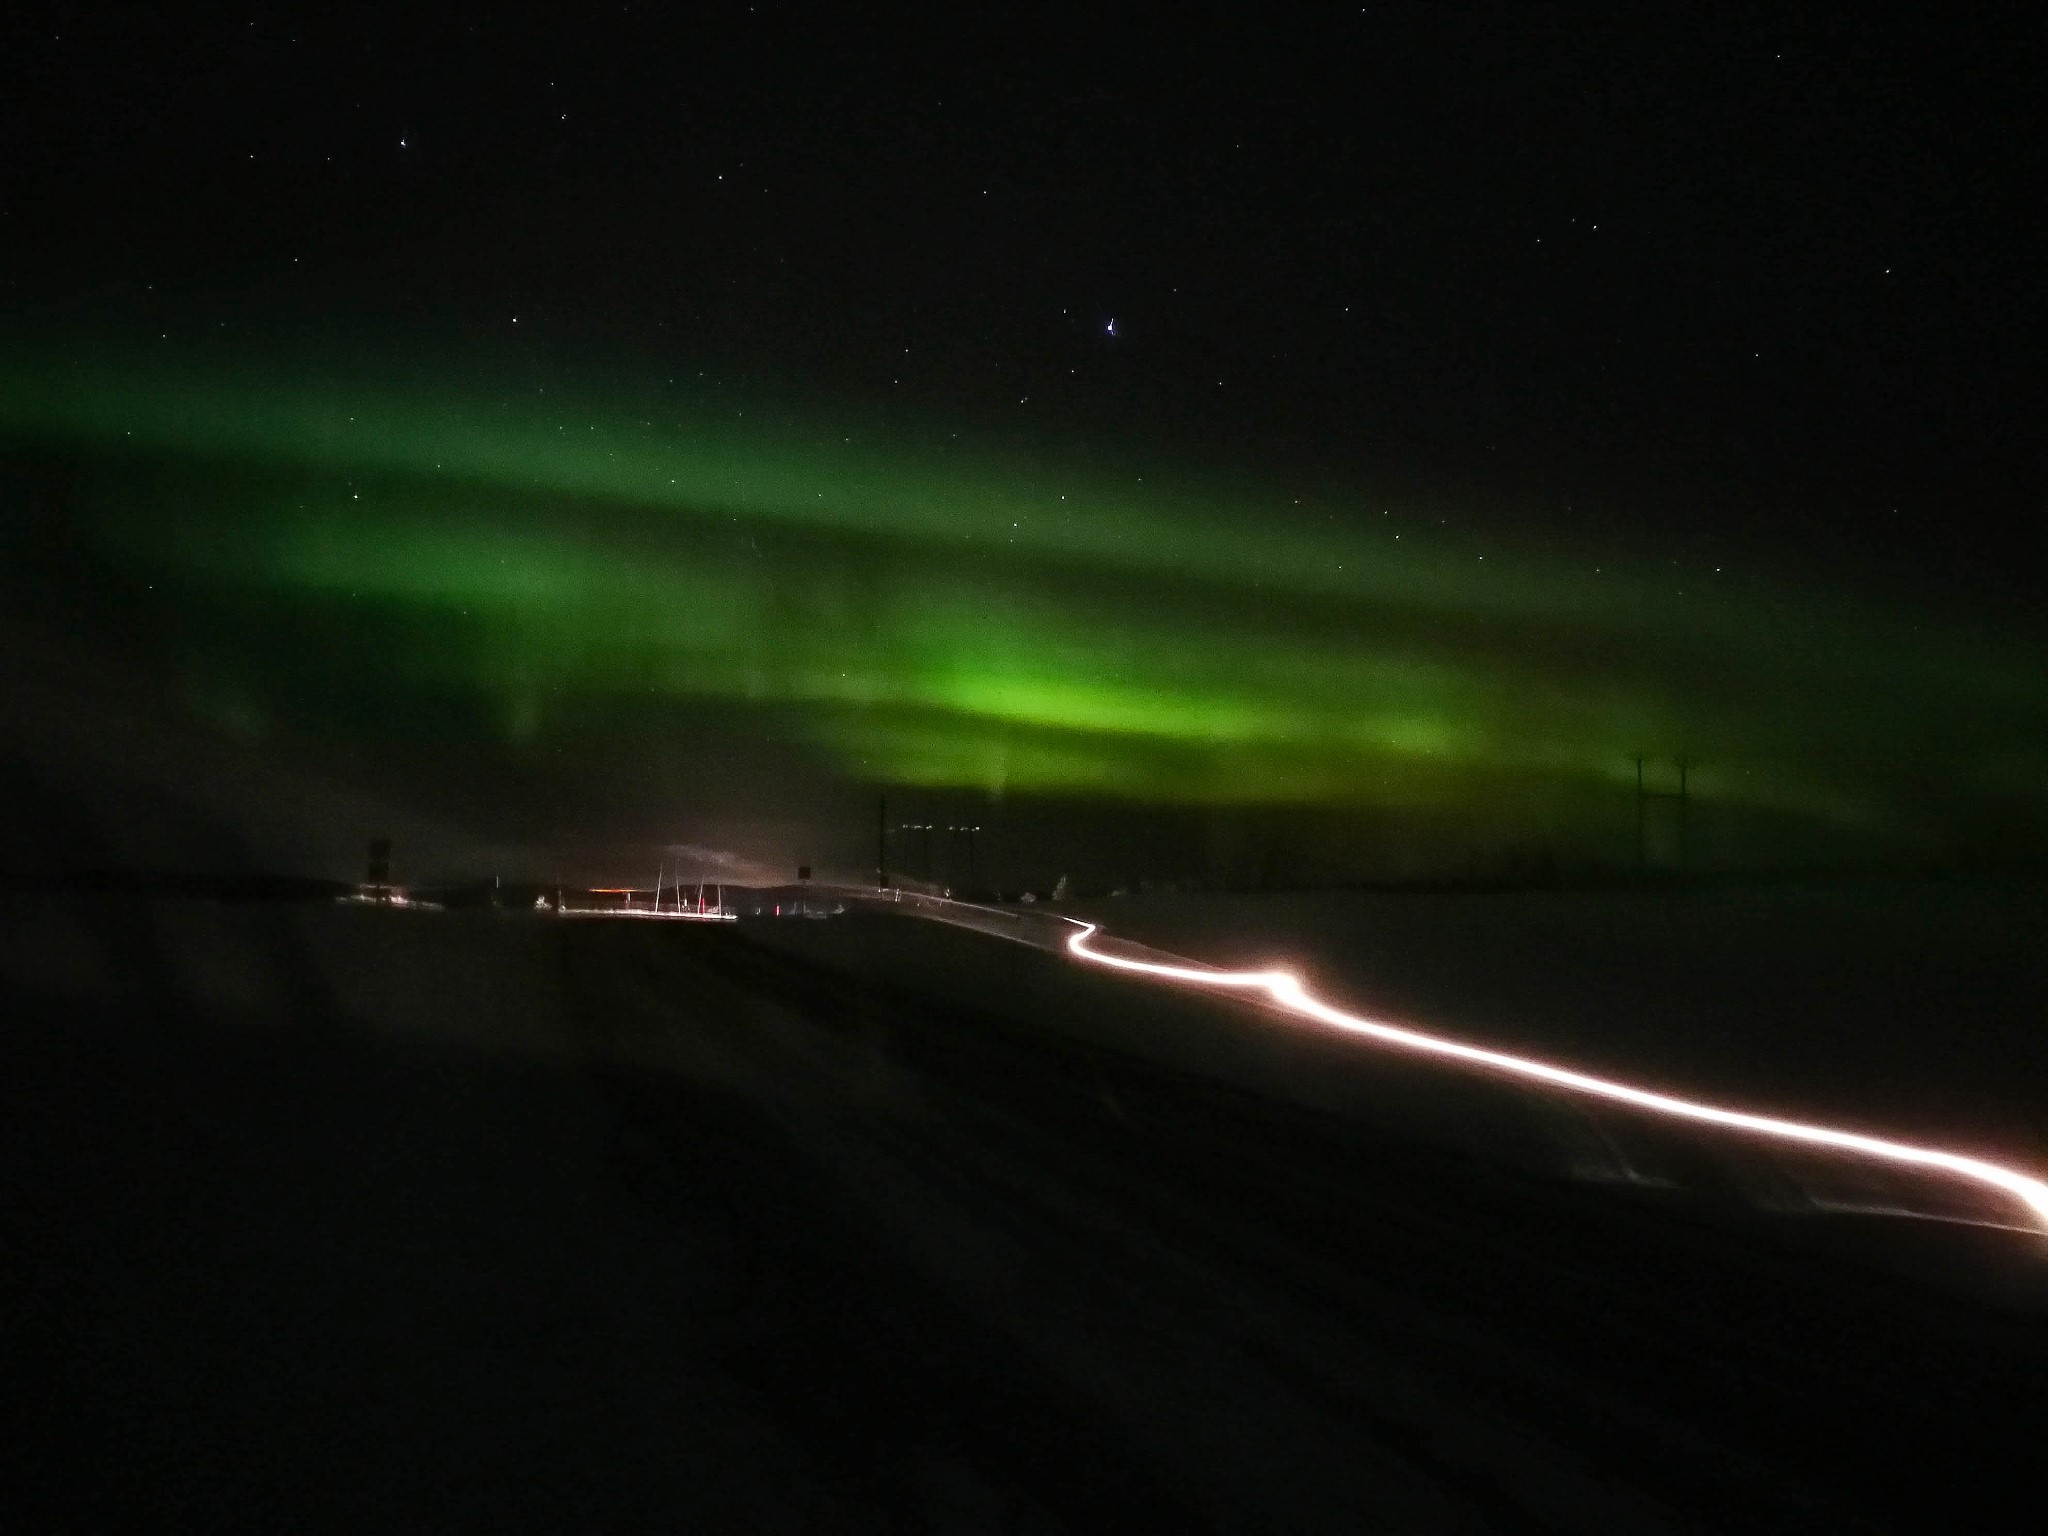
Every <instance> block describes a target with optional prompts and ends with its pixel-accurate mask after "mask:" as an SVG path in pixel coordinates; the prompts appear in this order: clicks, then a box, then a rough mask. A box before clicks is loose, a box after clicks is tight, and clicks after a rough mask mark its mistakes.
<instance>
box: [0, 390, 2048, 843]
mask: <svg viewBox="0 0 2048 1536" xmlns="http://www.w3.org/2000/svg"><path fill="white" fill-rule="evenodd" d="M653 410H654V407H653V406H652V405H650V404H648V403H647V402H646V401H644V400H643V401H640V402H638V403H637V404H635V403H631V402H627V403H623V404H620V403H615V404H613V405H612V406H610V407H606V406H604V405H602V404H593V403H591V402H590V401H589V400H587V399H583V400H576V399H571V398H568V397H567V396H561V397H555V396H550V397H547V398H546V399H545V401H543V400H542V398H541V397H539V396H538V395H533V396H528V395H524V394H522V395H521V396H520V397H518V398H517V399H516V400H509V401H508V400H506V399H504V398H501V397H500V398H494V397H492V396H491V395H489V394H487V393H485V392H483V391H479V390H476V389H470V390H462V389H446V390H436V389H426V388H419V387H411V388H403V389H400V388H390V387H372V386H363V387H341V386H328V387H322V388H307V387H301V386H299V385H296V384H288V383H286V382H285V381H283V380H278V379H266V378H263V377H261V376H256V375H251V374H247V373H211V374H209V373H181V372H179V371H176V370H174V369H137V368H129V367H123V368H106V369H86V368H73V367H59V366H54V365H51V364H48V363H40V364H38V363H17V364H15V365H13V366H6V365H4V364H0V439H5V440H12V441H14V442H17V443H23V444H31V445H47V446H54V447H58V448H70V449H78V450H84V451H88V452H91V453H93V454H95V455H98V456H100V457H101V458H103V459H106V460H110V461H113V462H116V463H128V464H131V465H145V464H148V465H157V466H165V465H168V466H171V472H170V473H169V474H168V475H164V474H151V475H141V474H137V475H135V476H134V477H133V478H132V479H131V480H127V481H122V480H120V477H119V475H118V473H116V472H114V471H109V473H110V474H112V475H113V476H114V479H115V481H116V482H117V483H118V486H119V488H118V489H117V490H116V491H115V492H113V493H110V494H109V496H108V497H107V498H106V505H105V508H104V509H103V511H102V513H101V515H100V520H99V522H98V524H97V526H98V529H99V535H100V538H101V541H102V544H103V546H104V547H105V549H106V550H107V551H108V552H109V553H110V554H111V555H112V556H114V557H115V558H117V559H119V560H120V561H123V562H125V563H126V564H128V565H129V566H131V567H132V568H133V569H135V570H138V571H143V572H148V573H150V574H152V575H153V576H158V577H162V578H163V579H164V580H165V581H166V583H167V584H176V585H178V586H180V588H181V590H184V591H186V592H187V593H189V594H190V600H191V601H192V602H194V603H196V604H201V605H208V604H221V603H227V604H229V605H232V604H233V603H235V602H240V601H246V602H248V603H251V604H255V605H257V606H259V607H260V606H261V605H262V604H263V603H264V602H271V603H276V602H283V603H285V604H286V605H287V607H288V610H289V612H288V616H287V617H286V618H282V619H276V620H274V622H276V623H278V624H281V625H283V627H284V628H285V629H287V630H289V631H290V632H291V634H292V635H293V636H295V637H296V641H295V643H296V642H301V641H306V640H307V636H308V635H309V634H310V635H313V636H315V637H316V638H319V637H324V638H320V643H319V644H318V645H316V646H314V647H313V648H314V649H315V650H316V651H318V652H319V653H320V654H324V655H329V656H332V655H333V654H335V653H336V650H337V646H339V647H340V648H341V650H342V652H343V653H344V654H348V655H352V656H354V657H356V658H359V659H360V661H361V663H362V666H363V667H364V668H365V669H366V670H367V671H370V672H374V675H375V677H376V679H377V686H378V687H380V688H390V687H392V686H398V685H404V686H410V687H413V688H416V689H418V690H420V691H421V692H422V695H423V696H425V695H427V694H432V695H434V696H442V695H445V694H447V693H449V692H451V691H453V692H455V693H458V694H462V695H466V696H470V697H474V698H475V699H477V700H478V701H480V703H481V704H482V705H483V706H484V708H485V711H486V713H487V714H488V716H489V717H490V718H492V719H495V720H496V721H497V722H498V728H499V730H500V731H501V733H502V734H503V735H504V736H505V737H506V738H507V739H508V740H511V741H514V742H518V741H527V740H532V739H535V738H537V737H539V736H542V735H545V733H546V732H547V731H548V730H549V729H550V723H551V721H552V720H554V719H557V718H564V717H566V715H567V714H568V713H569V712H570V711H569V710H568V709H567V706H568V705H570V704H577V705H586V704H596V705H600V706H603V707H605V708H608V709H611V710H613V711H614V712H616V713H618V714H619V715H620V717H621V718H626V717H630V716H631V715H632V714H633V712H634V711H636V710H645V709H647V708H648V707H650V706H651V705H654V704H663V705H671V706H677V705H680V706H692V705H706V706H717V707H740V708H751V709H757V710H762V711H768V712H771V713H772V714H774V715H775V717H776V718H777V719H778V720H779V721H782V722H785V723H786V724H787V725H788V726H789V728H790V729H792V730H794V731H795V732H796V733H797V734H798V735H800V736H801V737H803V738H804V739H807V740H809V741H810V742H812V743H813V744H814V745H815V746H816V748H817V749H818V750H820V751H823V752H825V753H827V754H829V755H831V756H832V757H833V758H834V759H835V760H836V761H837V762H838V763H839V764H840V765H841V767H842V768H843V770H844V771H846V772H847V773H849V774H853V775H856V776H861V777H867V778H873V779H877V780H881V781H883V782H895V783H904V784H920V785H931V786H936V787H958V788H971V789H980V790H989V791H998V792H1011V791H1021V792H1039V793H1058V794H1084V795H1108V796H1120V797H1128V798H1132V799H1138V800H1153V801H1164V802H1171V803H1189V804H1239V803H1242V804H1266V803H1281V804H1299V805H1323V806H1379V807H1389V808H1399V807H1413V806H1436V807H1443V806H1454V805H1456V804H1458V803H1459V802H1460V801H1461V799H1462V798H1473V797H1477V798H1487V797H1492V798H1495V799H1498V798H1499V796H1500V795H1501V793H1502V789H1501V786H1502V785H1504V784H1505V785H1511V786H1512V785H1517V784H1519V785H1523V786H1525V787H1526V788H1527V790H1528V793H1529V794H1530V795H1532V796H1536V797H1539V798H1541V797H1546V796H1547V797H1550V798H1552V799H1557V798H1558V797H1564V798H1567V799H1568V798H1570V797H1571V796H1573V795H1580V796H1584V795H1590V794H1595V793H1598V794H1607V793H1610V792H1611V791H1612V789H1613V787H1614V786H1616V785H1618V784H1621V783H1622V782H1624V780H1625V778H1626V776H1627V774H1628V773H1629V772H1630V770H1629V768H1628V764H1629V761H1630V759H1631V758H1632V757H1633V756H1635V755H1636V754H1638V753H1647V754H1649V755H1652V756H1654V757H1676V756H1679V755H1689V756H1691V757H1693V758H1695V759H1698V760H1702V761H1703V762H1704V764H1705V766H1704V767H1703V768H1702V769H1701V770H1700V772H1699V774H1698V776H1697V777H1696V778H1695V780H1694V785H1695V788H1696V790H1697V791H1698V792H1699V793H1700V794H1701V795H1702V796H1703V797H1704V798H1707V799H1710V800H1715V801H1719V802H1723V803H1726V804H1729V805H1743V806H1749V807H1753V808H1758V809H1764V810H1773V811H1777V812H1782V813H1784V814H1786V815H1790V816H1794V817H1802V818H1807V819H1815V820H1822V821H1831V822H1835V823H1840V824H1843V825H1861V826H1866V827H1869V828H1873V829H1880V830H1882V829H1887V828H1891V827H1893V826H1898V827H1901V828H1907V827H1909V826H1910V822H1911V816H1912V812H1911V809H1910V807H1908V806H1906V805H1905V804H1904V802H1903V801H1902V799H1901V791H1900V788H1899V785H1900V783H1901V782H1903V781H1904V778H1905V777H1909V776H1910V775H1909V773H1908V770H1907V769H1899V770H1898V771H1896V772H1894V769H1893V766H1892V764H1891V762H1890V759H1889V758H1887V759H1886V760H1885V761H1884V762H1883V763H1881V764H1880V768H1879V771H1874V772H1873V771H1872V770H1871V769H1870V768H1869V766H1868V762H1869V759H1870V757H1871V754H1872V752H1873V751H1876V752H1879V753H1884V752H1887V751H1889V747H1888V745H1887V744H1895V743H1896V742H1897V741H1899V740H1900V739H1902V735H1903V736H1904V737H1906V738H1910V739H1914V740H1921V739H1925V740H1936V741H1940V742H1942V743H1943V744H1944V745H1943V748H1942V751H1943V753H1944V754H1945V756H1944V757H1943V758H1942V760H1941V763H1940V772H1941V773H1943V774H1945V775H1947V776H1948V781H1952V782H1953V784H1955V785H1956V786H1960V788H1959V791H1958V792H1974V791H1975V789H1977V788H1980V787H1983V786H1990V787H1991V788H1990V790H1987V792H1995V793H1997V794H1998V795H2001V796H2007V797H2020V796H2023V795H2027V794H2031V793H2032V792H2034V791H2035V790H2037V789H2038V788H2039V787H2041V786H2042V784H2043V782H2044V780H2048V755H2044V751H2043V747H2042V742H2043V740H2044V735H2043V733H2042V731H2041V729H2040V727H2041V725H2042V724H2043V722H2044V719H2048V690H2044V687H2043V684H2042V681H2041V678H2040V676H2039V673H2038V671H2037V670H2034V669H2031V668H2030V666H2029V665H2028V664H2027V663H2026V661H2025V660H2024V659H2023V658H2012V657H2007V656H2003V655H1999V654H1994V653H1987V652H1986V651H1985V650H1983V649H1982V648H1981V647H1978V646H1973V645H1971V644H1969V643H1966V642H1964V641H1963V640H1962V639H1960V638H1957V637H1946V636H1945V637H1940V638H1938V639H1930V638H1928V637H1926V636H1921V635H1916V634H1910V633H1908V632H1907V631H1906V630H1905V628H1904V626H1901V625H1896V624H1892V623H1890V622H1889V621H1888V620H1886V619H1885V617H1884V616H1883V615H1881V614H1873V613H1867V612H1864V611H1862V610H1860V609H1858V608H1857V607H1856V606H1855V605H1853V604H1848V603H1844V602H1839V601H1837V602H1834V603H1831V604H1823V603H1818V602H1813V601H1809V600H1804V599H1800V600H1795V599H1793V598H1791V597H1789V596H1787V595H1785V594H1783V593H1777V592H1768V591H1759V590H1747V591H1745V592H1741V593H1735V594H1726V593H1714V592H1699V593H1696V594H1695V595H1692V596H1688V597H1686V598H1684V599H1680V598H1678V597H1677V596H1676V595H1675V594H1674V592H1673V590H1672V584H1671V583H1670V581H1669V580H1668V579H1665V578H1659V577H1654V576H1646V575H1642V574H1623V573H1618V572H1604V573H1600V574H1595V573H1593V572H1592V571H1591V570H1590V569H1589V568H1588V567H1587V566H1586V565H1585V564H1583V563H1580V564H1573V563H1571V562H1568V561H1566V560H1564V559H1562V558H1560V557H1557V556H1555V555H1553V556H1551V557H1550V558H1547V559H1544V560H1535V559H1531V558H1526V557H1516V556H1513V555H1512V554H1509V555H1507V556H1501V555H1500V554H1499V552H1496V554H1495V558H1493V559H1489V560H1487V561H1485V562H1484V563H1480V562H1477V561H1476V560H1475V559H1474V558H1473V557H1472V555H1471V554H1470V553H1469V551H1463V550H1460V549H1458V548H1456V547H1454V546H1453V545H1452V543H1451V542H1450V541H1448V540H1443V539H1432V538H1431V537H1430V536H1429V533H1428V530H1426V529H1421V530H1418V529H1416V528H1414V527H1412V526H1411V525H1409V524H1408V523H1407V522H1405V521H1403V520H1401V519H1399V518H1394V517H1390V518H1389V519H1388V520H1387V526H1386V528H1385V530H1384V531H1382V530H1381V529H1380V528H1378V527H1373V526H1364V527H1361V526H1359V522H1360V520H1359V519H1357V518H1356V517H1350V518H1346V519H1343V520H1340V521H1335V522H1332V521H1329V520H1327V519H1325V520H1323V521H1321V522H1317V521H1315V520H1313V519H1310V518H1307V517H1304V516H1302V515H1299V514H1296V513H1294V512H1293V511H1292V509H1291V507H1290V506H1289V505H1287V501H1288V499H1287V498H1282V497H1279V496H1273V497H1270V498H1261V497H1258V496H1256V495H1254V494H1252V493H1249V492H1244V491H1217V490H1214V489H1209V490H1203V489H1200V488H1194V489H1189V488H1186V487H1175V486H1171V485H1168V484H1165V483H1163V482H1162V481H1161V478H1160V477H1157V476H1152V475H1148V476H1147V477H1146V478H1147V481H1148V482H1150V483H1148V484H1146V485H1144V486H1142V487H1141V486H1140V485H1139V484H1137V483H1136V476H1135V475H1134V474H1132V475H1125V474H1123V473H1121V472H1120V471H1114V470H1112V469H1105V468H1102V467H1101V466H1088V465H1084V464H1080V463H1079V462H1078V461H1073V460H1050V459H1046V458H1044V457H1042V456H1041V457H1040V458H1038V459H1036V460H1033V461H1029V462H1025V461H1022V460H1019V459H1017V458H1015V457H1014V456H1012V457H1011V458H1008V459H1006V458H1004V457H1002V456H993V455H985V454H984V455H982V456H978V457H977V456H976V455H974V454H971V453H964V452H961V451H959V450H958V449H957V448H955V447H952V446H949V445H948V444H946V443H940V442H933V441H928V440H919V439H916V438H912V439H910V440H906V441H902V442H898V443H894V444H884V445H879V446H877V445H871V444H870V443H868V442H867V441H866V439H865V438H864V437H863V436H862V435H861V434H858V433H853V432H849V431H843V430H837V429H835V428H834V427H833V426H831V425H830V424H828V423H827V422H826V421H825V420H824V418H823V417H819V418H817V419H815V420H813V421H812V423H811V424H809V425H807V426H805V425H799V426H792V425H788V424H784V425H783V426H781V427H778V428H773V429H769V428H764V427H762V426H759V425H755V426H751V427H743V426H742V424H741V423H739V422H738V421H737V420H735V419H730V418H721V417H720V416H719V415H718V414H717V413H715V412H713V411H711V410H708V409H703V408H698V409H695V410H693V411H688V412H684V411H678V410H676V409H675V407H674V405H673V402H672V401H669V402H666V403H665V405H664V410H665V411H666V412H667V415H666V417H665V419H657V418H656V417H655V416H654V414H653ZM848 439H854V440H853V441H849V440H848ZM1366 521H1367V522H1368V523H1369V522H1370V521H1371V520H1370V519H1368V520H1366ZM1395 532H1401V533H1403V534H1405V535H1407V537H1406V538H1404V539H1402V540H1399V541H1397V540H1395V539H1394V538H1393V534H1394V533H1395ZM351 647H352V648H353V649H352V650H351V649H349V648H351ZM233 661H234V658H232V657H226V658H223V657H221V656H216V657H214V658H213V664H214V665H219V666H227V667H229V669H230V670H232V665H233ZM337 665H339V664H337ZM259 670H260V669H259ZM347 671H348V669H347V667H346V666H345V665H343V666H342V675H343V680H344V681H345V680H346V673H347ZM394 680H395V681H394ZM202 691H204V690H202ZM222 696H223V697H225V696H227V695H226V694H223V695H222ZM237 697H239V695H237ZM238 707H240V706H238ZM268 707H269V708H270V709H271V710H272V711H273V712H278V713H285V714H290V713H293V712H295V711H296V712H297V713H298V714H300V715H305V714H307V713H308V712H309V710H312V709H313V706H311V705H309V704H307V703H306V702H305V701H304V700H303V699H297V698H289V697H280V698H273V699H272V700H271V701H270V704H269V706H268ZM1908 766H1909V768H1910V767H1911V765H1908ZM1913 771H1918V770H1913Z"/></svg>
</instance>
